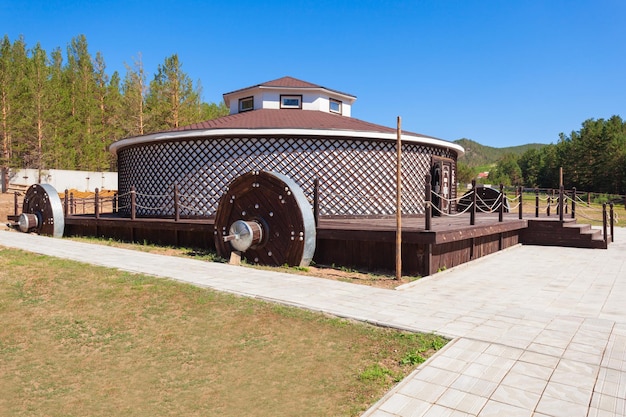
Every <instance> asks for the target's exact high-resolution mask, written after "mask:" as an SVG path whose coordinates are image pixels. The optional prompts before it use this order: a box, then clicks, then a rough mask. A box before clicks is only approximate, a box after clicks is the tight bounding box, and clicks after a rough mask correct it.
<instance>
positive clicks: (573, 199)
mask: <svg viewBox="0 0 626 417" xmlns="http://www.w3.org/2000/svg"><path fill="white" fill-rule="evenodd" d="M575 218H576V187H574V188H572V219H575Z"/></svg>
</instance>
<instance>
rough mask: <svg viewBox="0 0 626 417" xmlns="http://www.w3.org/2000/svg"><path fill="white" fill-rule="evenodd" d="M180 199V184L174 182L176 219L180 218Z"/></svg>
mask: <svg viewBox="0 0 626 417" xmlns="http://www.w3.org/2000/svg"><path fill="white" fill-rule="evenodd" d="M179 203H180V201H179V195H178V184H174V221H175V222H177V221H179V220H180V204H179Z"/></svg>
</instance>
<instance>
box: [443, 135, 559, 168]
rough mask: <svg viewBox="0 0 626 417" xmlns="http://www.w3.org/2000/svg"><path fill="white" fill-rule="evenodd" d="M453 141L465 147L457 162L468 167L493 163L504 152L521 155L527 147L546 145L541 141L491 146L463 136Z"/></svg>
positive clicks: (535, 147) (534, 147)
mask: <svg viewBox="0 0 626 417" xmlns="http://www.w3.org/2000/svg"><path fill="white" fill-rule="evenodd" d="M454 143H457V144H459V145H461V146H462V147H463V148H465V154H464V155H463V156H461V157H460V158H459V162H462V163H464V164H466V165H468V166H470V167H478V166H483V165H490V164H495V163H497V162H498V160H500V158H502V157H503V156H504V155H506V154H514V155H522V154H523V153H524V152H526V151H527V150H529V149H541V148H543V147H544V146H547V145H545V144H542V143H529V144H527V145H519V146H509V147H506V148H493V147H491V146H485V145H481V144H480V143H478V142H475V141H473V140H471V139H465V138H463V139H457V140H455V141H454Z"/></svg>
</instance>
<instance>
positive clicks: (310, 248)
mask: <svg viewBox="0 0 626 417" xmlns="http://www.w3.org/2000/svg"><path fill="white" fill-rule="evenodd" d="M315 234H316V230H315V219H314V217H313V210H312V209H311V205H310V204H309V202H308V201H307V199H306V197H305V195H304V193H303V192H302V189H301V188H300V187H299V186H298V185H297V184H296V183H295V182H294V181H293V180H291V179H290V178H289V177H287V176H285V175H282V174H279V173H276V172H265V171H252V172H249V173H247V174H244V175H242V176H240V177H238V178H235V179H234V180H233V181H232V182H231V183H230V184H229V186H228V190H227V192H226V193H224V194H223V195H222V197H221V198H220V201H219V204H218V207H217V212H216V215H215V247H216V249H217V253H218V255H220V256H221V257H223V258H228V257H230V253H231V251H233V250H237V251H240V252H242V255H243V256H244V257H245V259H246V260H247V261H248V262H254V263H258V264H263V265H276V266H278V265H285V264H286V265H289V266H307V265H308V264H309V263H310V262H311V260H312V259H313V253H314V252H315Z"/></svg>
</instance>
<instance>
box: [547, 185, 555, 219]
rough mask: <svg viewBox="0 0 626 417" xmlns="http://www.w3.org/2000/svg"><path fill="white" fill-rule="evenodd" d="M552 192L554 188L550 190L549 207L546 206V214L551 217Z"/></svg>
mask: <svg viewBox="0 0 626 417" xmlns="http://www.w3.org/2000/svg"><path fill="white" fill-rule="evenodd" d="M552 194H554V190H548V207H547V208H546V214H547V215H548V217H550V205H551V204H552Z"/></svg>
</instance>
